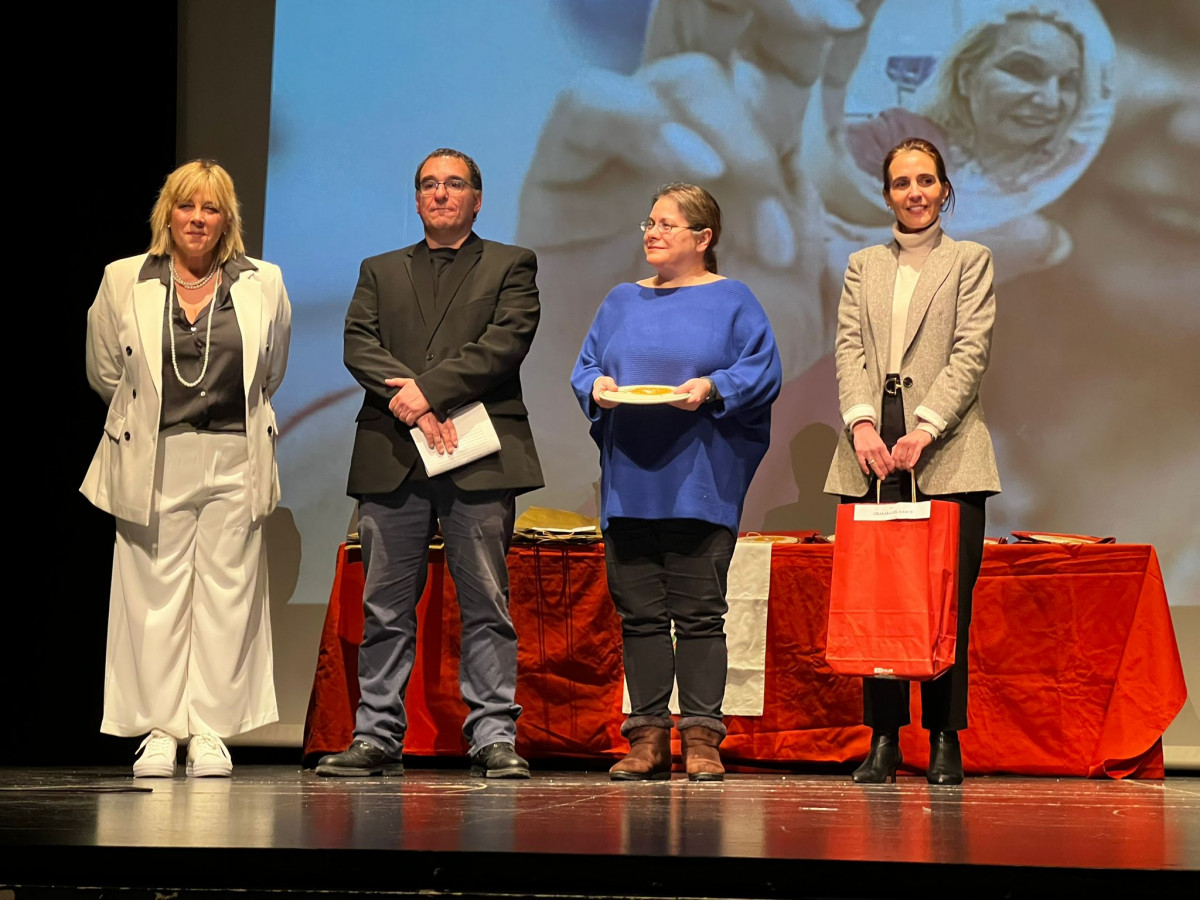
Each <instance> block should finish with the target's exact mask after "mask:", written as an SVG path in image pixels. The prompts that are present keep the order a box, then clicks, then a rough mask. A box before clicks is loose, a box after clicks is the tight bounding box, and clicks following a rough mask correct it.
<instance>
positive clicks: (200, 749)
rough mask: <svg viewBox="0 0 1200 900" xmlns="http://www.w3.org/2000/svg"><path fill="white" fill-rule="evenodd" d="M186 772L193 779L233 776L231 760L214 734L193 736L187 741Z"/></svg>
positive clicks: (226, 750)
mask: <svg viewBox="0 0 1200 900" xmlns="http://www.w3.org/2000/svg"><path fill="white" fill-rule="evenodd" d="M186 771H187V774H188V775H189V776H191V777H194V778H228V777H229V776H230V775H232V774H233V760H232V759H230V758H229V750H228V748H227V747H226V746H225V744H224V742H223V741H222V740H221V739H220V738H219V737H217V736H216V735H215V734H194V735H192V739H191V740H190V741H188V749H187V770H186Z"/></svg>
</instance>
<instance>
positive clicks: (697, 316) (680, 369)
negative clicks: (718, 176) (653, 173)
mask: <svg viewBox="0 0 1200 900" xmlns="http://www.w3.org/2000/svg"><path fill="white" fill-rule="evenodd" d="M641 228H642V231H643V232H644V238H643V246H644V248H645V251H646V261H647V262H648V263H649V264H650V265H651V266H652V267H653V268H654V269H655V274H654V275H653V276H651V277H649V278H646V279H643V280H642V281H639V282H637V283H636V284H620V285H617V287H615V288H613V289H612V291H610V292H609V294H608V296H607V297H605V298H604V303H603V304H602V305H601V306H600V309H599V311H598V312H597V313H596V319H595V321H594V322H593V323H592V327H591V330H590V331H589V332H588V334H587V337H586V338H585V339H584V342H583V349H582V350H581V351H580V353H579V360H578V362H577V363H576V364H575V370H574V371H573V372H572V373H571V386H572V387H573V388H574V390H575V394H576V396H577V397H578V398H579V402H580V405H581V406H582V407H583V411H584V413H585V414H586V415H587V417H588V418H589V419H590V420H591V422H592V428H591V434H592V438H593V439H594V440H595V441H596V444H597V445H598V446H599V448H600V467H601V472H602V476H601V488H600V491H601V525H602V527H603V530H604V547H605V558H606V563H607V570H608V587H609V592H610V593H611V594H612V598H613V602H614V604H615V605H616V607H617V612H618V613H619V614H620V616H621V624H622V635H623V638H624V649H625V680H626V683H627V684H628V686H629V698H630V704H631V708H632V712H631V715H630V716H629V718H628V719H627V720H626V721H625V723H624V725H623V726H622V728H621V733H622V734H623V735H624V736H625V737H626V738H627V739H628V740H629V743H630V752H629V754H628V755H627V756H626V757H625V758H624V759H622V760H621V761H620V762H618V763H617V764H616V765H614V766H613V767H612V769H611V770H610V776H611V777H612V778H613V779H614V780H646V779H665V778H669V777H670V773H671V746H670V735H671V730H670V729H671V717H670V710H669V708H668V701H669V699H670V696H671V689H672V685H673V684H674V683H675V681H676V680H678V684H679V707H680V713H681V716H680V719H679V733H680V739H681V746H682V749H683V760H684V765H685V768H686V769H687V774H688V777H689V778H690V779H692V780H693V781H719V780H721V779H722V778H723V777H724V774H725V769H724V767H723V766H722V765H721V757H720V753H719V752H718V749H717V748H718V747H719V746H720V744H721V740H722V739H723V738H724V736H725V725H724V723H723V722H722V717H721V703H722V701H723V699H724V696H725V675H726V668H727V655H726V648H725V620H724V616H725V611H726V604H725V585H726V578H727V576H728V572H729V562H730V559H731V558H732V557H733V548H734V542H735V540H736V538H737V531H738V521H739V519H740V518H741V513H742V502H743V501H744V499H745V497H746V490H747V488H748V487H749V486H750V479H751V478H752V477H753V476H754V472H755V470H756V469H757V468H758V464H759V462H760V461H761V460H762V458H763V455H764V454H765V453H766V452H767V445H768V444H769V442H770V435H771V403H772V402H774V400H775V398H776V396H777V395H778V394H779V388H780V384H781V381H782V369H781V367H780V362H779V351H778V350H777V349H776V346H775V336H774V334H773V333H772V331H771V323H770V322H769V321H768V320H767V316H766V313H765V312H763V309H762V307H761V306H760V305H759V303H758V301H757V300H756V299H755V297H754V294H752V293H751V292H750V289H749V288H748V287H746V285H744V284H742V283H741V282H740V281H735V280H732V279H728V278H725V277H724V276H722V275H718V274H717V258H716V253H715V248H716V246H717V241H718V240H719V239H720V236H721V209H720V207H719V206H717V202H716V201H715V200H714V199H713V197H712V195H711V194H709V193H708V191H706V190H704V189H703V188H700V187H697V186H695V185H691V184H682V183H675V184H668V185H665V186H664V187H662V188H660V189H659V191H658V193H657V194H656V195H655V196H654V201H653V208H652V209H651V210H650V217H649V218H647V219H646V220H645V221H644V222H642V223H641ZM644 385H659V386H662V385H665V386H667V387H668V388H670V390H668V391H665V392H664V393H665V394H666V396H665V397H662V398H655V397H654V396H653V394H652V393H647V391H653V388H641V387H639V386H644ZM631 388H632V389H634V390H631ZM635 391H636V392H635ZM614 398H617V399H614ZM647 399H662V400H663V401H664V402H661V403H646V402H645V401H646V400H647ZM672 623H674V627H675V633H674V645H673V642H672V634H671V625H672Z"/></svg>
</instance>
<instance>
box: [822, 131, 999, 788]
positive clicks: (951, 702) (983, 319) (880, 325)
mask: <svg viewBox="0 0 1200 900" xmlns="http://www.w3.org/2000/svg"><path fill="white" fill-rule="evenodd" d="M883 196H884V200H885V201H886V202H887V205H888V207H889V208H890V209H891V210H892V212H893V213H894V215H895V216H896V223H895V225H894V227H893V231H892V233H893V237H894V240H893V241H892V242H891V243H889V244H884V245H879V246H875V247H868V248H866V249H865V250H860V251H858V252H857V253H854V254H852V255H851V256H850V263H849V266H848V267H847V269H846V277H845V283H844V286H843V288H842V297H841V302H840V304H839V306H838V325H837V338H836V343H835V349H834V356H835V360H836V363H837V377H838V400H839V404H840V408H841V414H842V418H843V421H844V422H845V426H846V427H845V430H844V431H843V433H842V436H841V439H840V440H839V441H838V446H837V450H836V452H835V454H834V459H833V464H832V466H831V467H830V470H829V477H828V479H827V480H826V482H825V491H826V492H827V493H831V494H839V495H841V497H842V499H843V502H862V501H864V500H865V501H868V502H869V501H873V500H874V499H875V490H874V488H875V484H876V482H877V481H882V491H881V494H882V500H883V501H884V502H894V501H899V500H909V499H912V490H913V488H912V478H913V475H912V474H910V473H914V474H915V478H916V485H917V494H918V496H917V499H919V500H925V499H929V498H930V497H936V498H938V499H941V500H950V501H953V502H954V503H957V504H958V506H959V511H960V533H959V580H958V635H957V648H956V654H955V661H954V666H953V667H952V668H951V670H950V671H949V672H947V673H946V674H944V675H942V676H941V677H940V678H937V679H935V680H934V681H929V682H923V683H922V684H921V720H922V721H921V724H922V726H923V727H924V728H926V729H927V730H928V731H929V735H930V761H929V768H928V770H927V778H928V780H929V782H930V783H931V784H959V783H961V781H962V778H963V768H962V754H961V750H960V748H959V742H958V732H959V731H961V730H962V729H964V728H966V727H967V634H968V626H969V625H970V620H971V594H972V590H973V589H974V586H975V580H976V578H977V577H978V575H979V565H980V562H981V560H982V557H983V530H984V501H985V499H986V498H987V497H988V496H989V495H990V494H995V493H998V492H999V490H1000V477H999V474H998V472H997V470H996V458H995V454H994V453H993V451H992V440H991V436H990V435H989V434H988V430H987V424H986V423H985V421H984V417H983V407H982V404H981V403H980V400H979V385H980V382H981V381H982V379H983V373H984V372H985V371H986V370H987V366H988V357H989V354H990V351H991V340H992V324H993V322H994V320H995V313H996V293H995V290H994V288H993V273H992V254H991V251H989V250H988V249H987V248H986V247H983V246H981V245H979V244H976V243H973V242H970V241H955V240H953V239H951V238H950V237H949V236H948V235H946V234H944V233H943V232H942V229H941V213H942V211H943V210H945V209H947V208H952V207H953V200H954V189H953V187H952V186H951V184H950V180H949V179H948V178H947V177H946V166H945V162H944V161H943V160H942V155H941V153H940V152H938V149H937V148H936V147H935V146H934V145H933V144H931V143H930V142H929V141H926V140H922V139H919V138H909V139H907V140H905V141H902V142H901V143H900V144H898V145H897V146H896V147H894V148H892V149H891V150H890V151H889V152H888V153H887V155H886V156H885V158H884V161H883ZM863 706H864V721H865V722H866V724H867V725H870V726H871V729H872V736H871V751H870V754H869V755H868V756H867V759H866V761H865V762H864V763H863V764H862V765H861V766H859V767H858V769H856V770H855V772H854V780H855V781H856V782H859V783H874V782H882V781H885V780H886V779H887V778H889V777H891V778H892V779H893V780H894V779H895V774H896V769H897V768H898V767H899V765H900V763H901V762H902V758H901V754H900V743H899V730H900V728H901V727H902V726H904V725H907V724H908V722H909V712H908V682H906V681H892V680H884V679H878V678H867V679H864V682H863Z"/></svg>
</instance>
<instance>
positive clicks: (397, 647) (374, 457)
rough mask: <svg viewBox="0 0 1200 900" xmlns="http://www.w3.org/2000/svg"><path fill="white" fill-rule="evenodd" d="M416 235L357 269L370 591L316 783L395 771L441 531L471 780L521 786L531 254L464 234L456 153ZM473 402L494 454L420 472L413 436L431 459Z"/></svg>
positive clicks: (472, 203) (358, 462) (448, 446)
mask: <svg viewBox="0 0 1200 900" xmlns="http://www.w3.org/2000/svg"><path fill="white" fill-rule="evenodd" d="M415 182H416V185H415V186H416V201H417V213H418V215H420V217H421V221H422V222H423V223H424V226H425V239H424V240H423V241H420V242H419V243H417V244H413V245H412V246H411V247H405V248H404V249H402V250H394V251H392V252H390V253H384V254H382V255H380V256H374V257H371V258H369V259H366V260H364V261H363V263H362V267H361V269H360V272H359V278H358V286H357V288H355V291H354V298H353V299H352V300H351V301H350V309H349V311H348V312H347V314H346V328H345V344H344V349H345V363H346V367H347V368H348V369H349V370H350V372H351V373H352V374H353V375H354V377H355V378H356V379H358V382H359V383H360V384H361V385H362V386H363V388H364V389H365V395H364V398H363V404H362V409H361V410H360V411H359V413H358V418H357V423H358V425H357V433H356V435H355V440H354V453H353V456H352V458H351V462H350V478H349V485H348V487H347V493H349V494H350V496H352V497H354V498H356V499H357V500H358V501H359V518H358V522H359V535H360V538H361V540H362V550H363V566H364V569H365V573H366V583H365V586H364V591H363V611H364V619H365V624H364V629H363V643H362V647H361V648H360V650H359V662H358V679H359V688H360V690H361V695H362V699H361V700H360V701H359V705H358V711H357V714H356V716H355V728H354V740H353V742H352V743H351V744H350V747H349V748H348V749H347V750H345V751H344V752H342V753H337V754H332V755H330V756H326V757H323V758H322V759H321V760H320V762H319V764H318V765H317V774H318V775H341V776H353V775H379V774H382V775H400V774H403V772H404V767H403V764H402V762H401V752H402V749H403V746H404V733H405V729H406V727H407V719H406V718H405V713H404V690H405V688H406V686H407V684H408V678H409V674H410V673H411V672H412V666H413V660H414V658H415V656H416V630H417V601H418V600H419V599H420V597H421V592H422V591H423V590H424V587H425V576H426V571H427V562H428V555H429V542H430V540H431V539H432V538H433V536H434V533H435V531H436V529H437V526H438V523H439V522H440V523H441V530H442V536H443V538H444V540H445V547H446V562H447V565H448V567H449V569H450V574H451V576H452V577H453V578H454V583H455V586H456V587H457V589H458V602H459V606H460V607H461V610H462V646H461V649H462V661H461V663H460V666H459V685H460V687H461V690H462V697H463V700H464V701H465V702H466V704H467V708H468V714H467V718H466V722H465V723H464V724H463V734H464V736H465V737H466V739H467V743H468V745H469V748H470V755H471V774H473V775H480V776H486V777H489V778H528V777H529V765H528V763H526V761H525V760H523V759H522V758H521V757H520V756H518V755H517V753H516V749H515V744H516V734H517V731H516V719H517V717H518V716H519V715H520V713H521V708H520V707H519V706H517V704H516V700H515V694H516V681H517V636H516V632H515V631H514V629H513V623H512V617H511V616H510V615H509V612H508V569H507V567H506V557H507V554H508V548H509V544H510V543H511V540H512V533H513V524H514V521H515V518H516V504H515V498H516V495H517V494H519V493H521V492H523V491H529V490H533V489H535V488H539V487H541V486H542V484H543V482H542V471H541V466H540V464H539V463H538V457H537V451H536V450H535V449H534V446H533V434H532V432H531V431H530V428H529V421H528V418H527V415H526V411H525V404H524V402H523V401H522V399H521V379H520V368H521V361H522V360H523V359H524V358H525V355H526V354H527V353H528V352H529V346H530V344H531V343H532V342H533V335H534V332H535V331H536V330H537V324H538V316H539V309H540V307H539V302H538V289H537V284H536V281H535V277H536V274H537V260H536V258H535V257H534V254H533V253H532V251H530V250H526V249H524V248H522V247H512V246H508V245H507V244H498V243H495V242H493V241H485V240H482V239H480V238H479V237H478V236H477V235H476V234H475V233H474V231H473V230H472V225H473V223H474V220H475V217H476V216H477V215H478V213H479V208H480V205H481V203H482V201H483V179H482V176H481V175H480V173H479V168H478V166H476V165H475V162H474V160H472V159H471V158H470V157H469V156H467V155H466V154H464V153H461V152H459V151H457V150H451V149H446V148H443V149H439V150H435V151H433V153H431V154H429V156H428V157H426V158H425V160H423V161H422V163H421V165H420V166H418V167H417V174H416V179H415ZM476 400H478V401H480V402H482V404H483V406H484V408H485V409H486V410H487V413H488V416H489V417H490V418H491V420H492V424H493V425H494V426H495V429H496V433H497V435H498V437H499V438H500V450H499V452H498V453H493V454H491V455H489V456H485V457H483V458H481V459H478V460H476V461H474V462H471V463H467V464H466V465H463V466H460V467H458V468H453V469H451V470H450V471H448V472H445V473H444V474H441V475H436V476H433V477H430V476H428V475H427V474H426V472H425V467H424V464H423V462H422V461H421V459H420V456H419V454H418V452H417V448H416V444H415V443H414V439H413V436H412V434H411V433H410V429H411V428H413V427H416V428H418V429H420V434H421V436H422V439H423V440H424V441H425V442H426V443H427V445H428V446H429V447H431V448H436V449H437V450H438V451H439V452H440V453H452V452H453V451H454V450H455V449H456V447H457V443H458V436H457V434H456V432H455V429H454V424H453V422H452V421H451V420H450V418H449V414H450V413H451V412H453V411H454V410H456V409H458V408H459V407H462V406H463V405H465V404H468V403H471V402H473V401H476Z"/></svg>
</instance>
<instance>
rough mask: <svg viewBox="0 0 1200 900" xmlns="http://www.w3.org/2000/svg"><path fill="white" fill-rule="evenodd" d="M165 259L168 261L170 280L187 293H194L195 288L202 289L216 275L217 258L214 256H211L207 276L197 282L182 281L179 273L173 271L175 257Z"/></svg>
mask: <svg viewBox="0 0 1200 900" xmlns="http://www.w3.org/2000/svg"><path fill="white" fill-rule="evenodd" d="M167 259H168V260H169V264H170V266H171V280H172V281H174V282H175V283H176V284H177V285H179V286H180V287H181V288H187V289H188V290H189V291H194V290H195V289H196V288H202V287H204V286H205V285H206V284H208V282H209V280H210V279H211V278H212V277H213V276H214V275H216V274H217V258H216V256H213V261H212V265H211V266H209V267H208V274H207V275H205V276H204V277H203V278H201V279H200V280H199V281H184V280H183V279H182V278H180V277H179V273H178V272H176V271H175V257H174V256H169V257H167Z"/></svg>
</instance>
